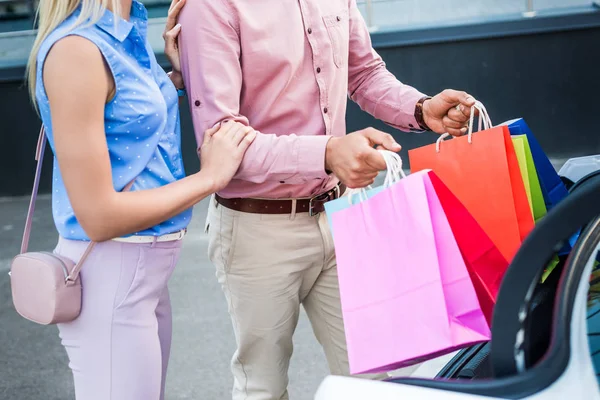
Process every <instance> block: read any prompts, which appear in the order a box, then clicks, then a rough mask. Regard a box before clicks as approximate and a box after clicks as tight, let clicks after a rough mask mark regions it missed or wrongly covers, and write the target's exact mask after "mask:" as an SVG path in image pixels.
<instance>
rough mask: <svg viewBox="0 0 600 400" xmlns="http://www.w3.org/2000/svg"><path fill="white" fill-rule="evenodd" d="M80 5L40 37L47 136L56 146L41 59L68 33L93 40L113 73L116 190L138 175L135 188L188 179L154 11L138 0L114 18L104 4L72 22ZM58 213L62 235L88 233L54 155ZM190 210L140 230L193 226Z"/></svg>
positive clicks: (107, 116) (111, 140) (110, 135)
mask: <svg viewBox="0 0 600 400" xmlns="http://www.w3.org/2000/svg"><path fill="white" fill-rule="evenodd" d="M79 12H80V10H79V9H78V10H76V11H75V12H74V13H73V14H72V15H71V16H70V17H69V18H67V19H66V20H65V21H64V22H63V23H62V24H61V25H59V26H58V27H57V28H56V29H55V30H54V31H53V32H52V33H51V34H50V35H49V36H48V37H47V38H46V40H45V41H44V42H43V43H42V46H41V48H40V51H39V53H38V56H37V65H38V67H37V82H38V85H37V89H36V99H37V102H38V105H39V109H40V114H41V117H42V122H43V123H44V125H45V127H46V132H47V136H48V142H49V143H50V146H51V147H52V149H54V140H53V134H52V123H51V116H50V106H49V103H48V97H47V95H46V92H45V89H44V85H43V81H42V66H43V65H44V60H45V58H46V56H47V54H48V52H49V51H50V48H51V47H52V45H54V43H56V42H57V41H58V40H60V39H62V38H64V37H65V36H69V35H77V36H81V37H84V38H86V39H88V40H90V41H91V42H93V43H94V44H95V45H96V46H97V47H98V49H99V50H100V52H101V53H102V55H103V56H104V59H105V60H106V62H107V64H108V66H109V67H110V70H111V72H112V74H113V79H114V82H115V85H116V93H115V96H114V97H113V99H112V100H110V102H108V103H107V104H106V106H105V108H104V126H105V132H106V142H107V145H108V151H109V155H110V162H111V168H112V178H113V184H114V187H115V190H117V191H120V190H122V189H123V188H124V187H125V186H126V185H127V184H128V183H129V182H131V181H133V180H135V181H134V184H133V187H132V189H131V190H144V189H151V188H156V187H160V186H164V185H166V184H168V183H171V182H174V181H176V180H179V179H182V178H183V177H184V176H185V172H184V169H183V161H182V159H181V133H180V121H179V108H178V98H177V90H176V89H175V87H174V86H173V84H172V82H171V80H170V79H169V78H168V76H167V74H166V73H165V72H164V70H163V69H162V68H161V67H160V65H158V63H157V61H156V57H155V56H154V53H153V51H152V48H151V46H150V44H149V43H148V40H147V23H148V14H147V11H146V9H145V7H144V6H143V5H142V4H141V3H139V2H138V1H136V0H134V1H133V3H132V6H131V17H130V20H129V21H126V20H124V19H121V18H117V19H115V16H114V14H113V13H111V12H110V11H108V10H107V11H105V13H104V14H103V15H102V17H101V18H100V20H98V22H96V23H95V24H92V25H90V24H83V25H80V26H78V27H76V28H75V29H72V26H73V24H74V22H75V20H76V19H77V17H78V15H79ZM52 212H53V216H54V222H55V225H56V228H57V230H58V232H59V234H60V235H61V236H62V237H64V238H66V239H71V240H89V238H88V237H87V235H86V234H85V232H84V231H83V229H82V227H81V226H80V224H79V223H78V221H77V218H76V217H75V214H74V212H73V208H72V207H71V204H70V202H69V198H68V196H67V192H66V190H65V186H64V183H63V181H62V176H61V173H60V168H59V166H58V163H57V161H56V159H55V160H54V175H53V190H52ZM191 213H192V210H191V209H190V210H186V211H184V212H183V213H181V214H179V215H177V216H175V217H174V218H171V219H169V220H168V221H165V222H163V223H161V224H159V225H157V226H154V227H152V228H150V229H147V230H145V231H142V232H137V233H135V234H136V235H154V236H158V235H164V234H167V233H173V232H177V231H179V230H181V229H184V228H186V227H187V225H188V223H189V221H190V219H191Z"/></svg>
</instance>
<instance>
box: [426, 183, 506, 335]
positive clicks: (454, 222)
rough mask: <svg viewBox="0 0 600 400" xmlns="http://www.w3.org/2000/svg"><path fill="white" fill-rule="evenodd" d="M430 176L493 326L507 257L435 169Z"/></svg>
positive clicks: (484, 309) (480, 302)
mask: <svg viewBox="0 0 600 400" xmlns="http://www.w3.org/2000/svg"><path fill="white" fill-rule="evenodd" d="M429 177H430V179H431V183H432V184H433V187H434V189H435V192H436V194H437V196H438V198H439V199H440V203H441V204H442V208H443V209H444V212H445V214H446V218H448V223H449V224H450V228H451V229H452V233H453V234H454V238H455V239H456V243H457V244H458V248H459V249H460V252H461V255H462V257H463V259H464V261H465V265H466V266H467V270H468V271H469V276H470V278H471V281H472V282H473V286H474V287H475V292H476V293H477V298H478V299H479V304H480V305H481V310H482V311H483V313H484V315H485V317H486V320H487V321H488V323H489V324H490V326H491V325H492V314H493V310H494V305H495V304H496V299H497V297H498V290H499V289H500V284H501V282H502V278H503V277H504V274H505V273H506V270H507V269H508V261H507V260H506V258H504V256H502V253H500V250H498V248H497V247H496V245H495V244H494V242H492V240H491V239H490V237H489V236H488V235H487V234H486V233H485V231H484V230H483V229H482V228H481V226H480V225H479V224H478V223H477V221H476V220H475V218H473V216H472V215H471V214H470V213H469V211H468V210H467V208H466V207H465V206H464V205H463V204H462V203H461V202H460V201H459V200H458V198H457V197H456V196H455V195H454V194H453V193H452V192H451V191H450V190H449V189H448V187H447V186H446V185H444V183H443V182H442V181H441V180H440V178H439V177H438V176H437V175H436V174H434V173H430V174H429Z"/></svg>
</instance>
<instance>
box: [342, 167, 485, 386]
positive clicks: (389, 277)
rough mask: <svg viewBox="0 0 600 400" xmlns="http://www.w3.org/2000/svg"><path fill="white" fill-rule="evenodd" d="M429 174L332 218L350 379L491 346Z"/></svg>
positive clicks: (409, 179) (412, 178)
mask: <svg viewBox="0 0 600 400" xmlns="http://www.w3.org/2000/svg"><path fill="white" fill-rule="evenodd" d="M429 174H433V172H431V171H421V172H418V173H415V174H412V175H410V176H408V177H406V178H404V179H402V180H400V181H399V182H398V183H395V184H393V185H391V186H390V187H389V188H387V189H385V190H383V191H382V192H380V193H378V194H376V195H374V196H373V197H371V198H368V199H366V200H364V201H363V202H361V203H359V204H356V205H354V206H352V207H350V208H347V209H345V210H341V211H338V212H336V213H334V214H332V223H333V230H334V231H335V236H334V241H335V248H336V255H337V261H338V275H339V283H340V294H341V300H342V311H343V316H344V325H345V330H346V341H347V345H348V356H349V361H350V372H351V373H352V374H360V373H373V372H387V371H392V370H395V369H398V368H402V367H405V366H408V365H412V364H416V363H419V362H422V361H425V360H427V359H431V358H435V357H437V356H440V355H443V354H446V353H449V352H452V351H455V350H457V349H459V348H462V347H466V346H468V345H471V344H474V343H478V342H482V341H487V340H489V339H490V329H489V326H488V324H487V322H486V319H485V316H484V314H483V312H482V310H481V307H480V305H479V302H478V299H477V295H476V293H475V289H474V287H473V283H472V282H471V280H470V278H469V273H468V271H467V268H466V266H465V262H464V260H463V258H462V255H461V253H460V250H459V248H458V245H457V243H456V240H455V238H454V236H453V234H452V230H451V228H450V225H449V223H448V220H447V218H446V215H445V214H444V210H443V208H442V205H441V204H440V200H439V199H438V196H437V195H436V191H435V189H434V186H433V184H432V182H431V179H430V175H429Z"/></svg>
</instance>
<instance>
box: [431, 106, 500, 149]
mask: <svg viewBox="0 0 600 400" xmlns="http://www.w3.org/2000/svg"><path fill="white" fill-rule="evenodd" d="M476 110H477V111H479V120H478V123H477V131H481V130H482V128H483V129H485V130H487V129H491V128H492V127H493V126H494V125H493V124H492V120H491V119H490V115H489V114H488V112H487V110H486V108H485V106H484V105H483V103H481V102H480V101H476V102H475V104H474V105H473V106H472V107H471V116H470V118H469V130H468V133H467V138H468V141H469V143H472V142H473V128H474V126H475V111H476ZM448 136H450V134H449V133H444V134H442V135H441V136H440V137H439V138H438V140H437V141H436V142H435V151H436V153H439V152H440V146H441V143H442V142H443V141H444V139H446V138H447V137H448Z"/></svg>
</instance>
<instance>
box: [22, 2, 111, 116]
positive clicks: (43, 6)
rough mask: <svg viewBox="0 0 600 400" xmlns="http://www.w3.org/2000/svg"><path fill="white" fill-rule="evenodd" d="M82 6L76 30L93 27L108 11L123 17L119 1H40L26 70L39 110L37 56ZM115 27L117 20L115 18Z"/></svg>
mask: <svg viewBox="0 0 600 400" xmlns="http://www.w3.org/2000/svg"><path fill="white" fill-rule="evenodd" d="M80 4H81V14H80V15H79V17H78V18H77V20H76V21H75V23H74V24H73V26H72V27H71V29H75V28H77V27H79V26H81V25H83V23H84V22H87V24H86V25H88V24H89V25H92V24H94V23H96V22H98V20H99V19H100V18H101V17H102V15H103V14H104V12H105V11H106V10H107V9H111V10H112V11H113V13H114V14H115V15H121V7H120V1H119V0H40V2H39V5H38V8H37V12H36V15H35V21H36V22H37V24H38V30H37V35H36V37H35V41H34V42H33V48H32V49H31V54H30V55H29V60H28V62H27V70H26V80H27V83H28V85H29V95H30V96H31V100H32V101H33V104H34V105H35V106H36V109H37V101H36V97H35V89H36V84H37V82H36V80H37V55H38V52H39V51H40V47H41V45H42V42H43V41H44V40H45V39H46V38H47V37H48V35H50V33H52V31H54V29H56V27H58V26H59V25H60V24H61V23H63V21H64V20H65V19H67V18H68V17H69V16H70V15H71V14H72V13H73V12H74V11H75V10H76V9H77V7H79V5H80ZM114 22H115V26H116V24H117V20H116V18H115V21H114Z"/></svg>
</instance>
